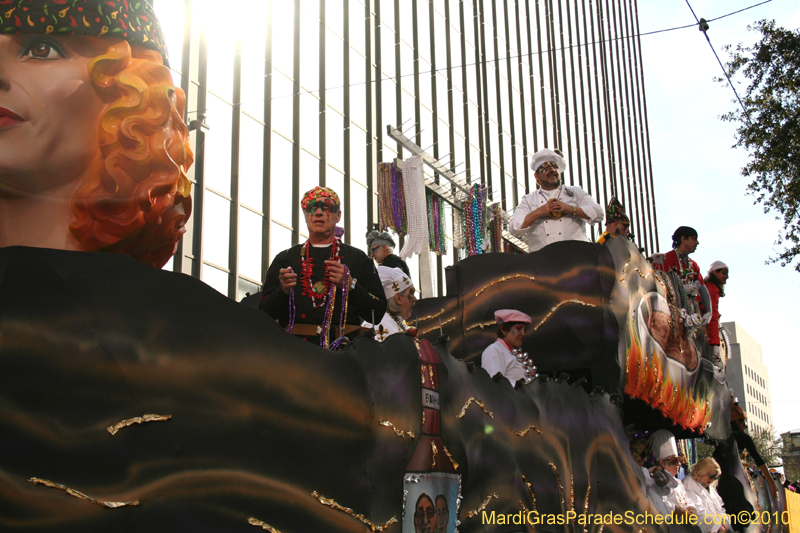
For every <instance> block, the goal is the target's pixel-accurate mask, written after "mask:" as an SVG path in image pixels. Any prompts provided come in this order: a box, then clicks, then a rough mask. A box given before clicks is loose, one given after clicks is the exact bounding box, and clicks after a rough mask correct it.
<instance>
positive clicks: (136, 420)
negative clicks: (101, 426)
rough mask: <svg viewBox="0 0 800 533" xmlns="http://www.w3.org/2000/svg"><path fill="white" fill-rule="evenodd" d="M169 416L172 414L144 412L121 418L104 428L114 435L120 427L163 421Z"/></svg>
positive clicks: (169, 417)
mask: <svg viewBox="0 0 800 533" xmlns="http://www.w3.org/2000/svg"><path fill="white" fill-rule="evenodd" d="M171 418H172V415H154V414H146V415H144V416H135V417H133V418H128V419H127V420H123V421H122V422H117V423H116V424H114V425H113V426H108V427H107V428H106V429H107V430H108V432H109V433H111V434H112V435H116V434H117V432H118V431H119V430H120V429H122V428H126V427H128V426H132V425H133V424H144V423H145V422H165V421H167V420H169V419H171Z"/></svg>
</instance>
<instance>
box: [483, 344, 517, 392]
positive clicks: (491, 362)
mask: <svg viewBox="0 0 800 533" xmlns="http://www.w3.org/2000/svg"><path fill="white" fill-rule="evenodd" d="M481 368H483V369H484V370H486V372H487V373H488V374H489V375H490V376H494V375H495V374H497V373H498V372H500V373H501V374H503V375H504V376H505V377H506V378H508V381H510V382H511V384H512V385H514V384H515V383H516V382H517V381H518V380H520V379H525V367H524V366H523V365H522V363H520V362H519V361H517V358H516V357H515V356H514V355H513V354H512V353H511V350H509V349H508V345H507V344H506V343H505V341H503V340H502V339H497V340H496V341H495V342H494V343H493V344H490V345H489V346H487V347H486V349H485V350H484V351H483V355H482V356H481Z"/></svg>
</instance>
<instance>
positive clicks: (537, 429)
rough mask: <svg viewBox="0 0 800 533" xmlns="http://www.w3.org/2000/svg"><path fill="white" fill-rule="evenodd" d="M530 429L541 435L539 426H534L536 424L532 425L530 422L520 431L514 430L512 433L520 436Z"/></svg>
mask: <svg viewBox="0 0 800 533" xmlns="http://www.w3.org/2000/svg"><path fill="white" fill-rule="evenodd" d="M530 430H534V431H535V432H536V433H538V434H539V435H541V434H542V430H541V429H539V428H537V427H536V426H534V425H533V424H531V425H530V426H528V427H527V428H525V429H523V430H522V431H515V432H514V433H516V434H517V435H519V436H520V437H524V436H525V435H527V434H528V432H529V431H530Z"/></svg>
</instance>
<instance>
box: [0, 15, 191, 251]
mask: <svg viewBox="0 0 800 533" xmlns="http://www.w3.org/2000/svg"><path fill="white" fill-rule="evenodd" d="M65 6H66V7H65ZM51 10H55V11H52V12H51ZM53 13H57V16H56V15H53ZM21 16H22V17H23V18H20V17H21ZM76 17H78V18H77V19H76ZM87 17H88V18H87ZM23 19H24V20H26V21H27V22H28V23H27V24H23V23H22V20H23ZM78 19H80V20H82V21H83V22H84V24H83V25H79V24H77V22H75V21H76V20H78ZM125 21H127V23H126V22H125ZM54 25H55V26H54ZM112 34H113V35H115V37H109V35H112ZM101 36H102V37H101ZM162 54H163V55H162ZM165 55H166V50H165V48H164V46H163V38H162V36H161V33H160V29H159V26H158V21H157V20H156V19H155V15H154V14H153V12H152V9H151V7H150V6H149V4H147V3H146V2H137V3H131V2H127V1H126V0H102V1H100V0H80V1H78V0H76V1H74V2H72V3H70V4H66V3H64V2H60V1H59V0H18V1H17V2H15V3H14V7H12V8H10V9H8V10H7V11H5V12H4V16H3V17H0V153H2V159H0V216H2V217H3V219H2V223H3V229H5V230H6V231H5V232H2V231H0V246H9V245H14V244H17V245H24V246H41V247H52V248H65V249H77V250H86V251H110V252H118V253H124V254H128V255H130V256H132V257H133V258H135V259H137V260H139V261H141V262H144V263H147V264H150V265H153V266H161V265H163V264H164V263H165V262H166V261H167V260H168V259H169V257H170V256H171V255H172V253H173V252H174V250H175V247H176V245H177V241H178V239H180V237H181V235H182V234H183V232H184V231H185V230H184V226H185V223H186V220H187V219H188V217H189V214H190V213H191V201H190V198H189V196H190V188H191V184H190V182H189V179H188V177H187V176H186V170H187V169H188V168H189V166H190V165H191V164H192V160H193V156H192V152H191V149H190V147H189V135H188V130H187V128H186V126H185V125H184V123H183V110H184V103H185V100H184V95H183V93H182V92H181V90H180V89H177V88H176V87H175V86H174V84H173V82H172V77H171V75H170V73H169V70H168V69H167V68H166V67H165V66H164V65H163V62H162V61H163V58H164V57H165ZM53 235H57V237H53Z"/></svg>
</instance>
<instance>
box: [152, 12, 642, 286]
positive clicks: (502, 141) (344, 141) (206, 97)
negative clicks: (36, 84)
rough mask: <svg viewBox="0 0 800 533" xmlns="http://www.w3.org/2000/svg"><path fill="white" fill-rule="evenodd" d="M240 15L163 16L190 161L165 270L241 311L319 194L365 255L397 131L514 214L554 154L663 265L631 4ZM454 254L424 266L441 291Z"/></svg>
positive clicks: (299, 237) (397, 151) (297, 234)
mask: <svg viewBox="0 0 800 533" xmlns="http://www.w3.org/2000/svg"><path fill="white" fill-rule="evenodd" d="M234 4H235V5H236V6H237V9H236V10H235V13H236V21H235V24H236V26H235V27H234V26H232V22H231V21H230V20H229V19H227V18H226V19H225V20H217V11H218V9H219V3H218V2H211V1H210V0H184V1H183V2H181V1H179V0H156V1H155V8H156V11H157V12H158V14H159V17H160V18H161V22H162V26H164V30H165V32H166V34H167V37H168V44H169V50H170V61H171V66H172V69H173V71H174V78H175V81H176V84H179V85H181V86H182V87H183V88H184V90H185V91H186V93H187V95H188V103H187V121H188V122H190V123H191V124H192V128H193V131H192V136H193V146H194V149H195V156H196V161H195V165H194V167H193V169H192V172H191V174H190V178H191V179H192V180H193V182H194V191H193V199H194V212H193V214H192V218H191V220H190V223H189V231H188V232H187V234H186V236H185V237H184V239H183V240H182V242H181V245H180V248H179V251H178V254H176V256H175V258H174V259H173V261H172V262H171V263H170V265H168V268H173V269H174V270H176V271H179V272H184V273H189V274H192V275H194V276H196V277H199V278H201V279H203V280H204V281H205V282H206V283H208V284H209V285H211V286H212V287H214V288H216V289H217V290H219V291H220V292H222V293H224V294H226V295H228V296H230V297H232V298H236V299H237V300H239V299H241V297H243V296H244V295H245V294H246V293H248V292H249V293H251V294H252V293H254V292H256V291H258V290H259V289H260V284H261V282H262V280H263V278H264V275H265V274H266V269H267V267H268V265H269V263H270V261H271V260H272V258H273V257H274V256H275V255H276V254H277V253H278V252H279V251H281V250H283V249H285V248H288V247H289V246H291V245H292V244H294V243H298V242H302V241H303V240H304V239H305V237H306V235H305V231H306V228H305V224H304V221H303V218H302V216H301V215H302V213H301V212H300V208H299V199H300V195H301V194H302V193H303V192H304V191H306V190H308V189H310V188H312V187H313V186H315V185H325V186H328V187H332V188H333V189H334V190H336V191H337V192H338V193H339V194H340V196H341V197H342V200H343V203H344V216H343V218H342V225H343V226H344V228H345V237H344V240H345V242H348V243H350V244H352V245H354V246H357V247H359V248H362V249H366V242H365V240H364V237H365V235H366V233H367V231H368V230H369V229H372V225H373V224H374V223H375V222H376V221H377V218H378V213H377V206H378V199H377V164H378V163H379V162H381V161H390V160H392V159H393V158H395V157H400V158H404V157H408V155H409V154H408V153H407V151H406V152H405V153H404V150H403V149H402V147H401V146H399V145H398V143H396V142H395V141H393V140H392V139H390V138H389V137H388V136H387V134H386V126H387V125H391V126H395V127H398V126H401V125H402V126H401V129H402V130H403V131H404V132H405V134H406V135H407V136H409V137H410V138H412V139H413V140H414V141H415V142H416V144H417V145H419V146H421V147H422V148H425V149H426V150H427V151H428V153H430V154H432V155H433V156H434V157H436V158H438V159H439V160H440V161H442V162H444V163H447V165H448V166H449V168H450V169H451V170H452V171H453V172H454V173H456V174H457V175H459V176H460V177H463V178H464V179H465V180H466V181H468V182H471V183H472V182H477V181H480V182H481V183H483V184H484V185H485V186H487V187H489V188H490V197H491V200H492V201H494V202H500V203H501V205H502V206H503V208H504V209H505V210H506V211H508V212H513V210H514V207H515V206H516V205H517V203H518V202H519V200H520V199H521V197H522V196H523V195H525V194H526V193H527V192H529V191H531V190H532V189H533V188H535V180H534V178H533V173H532V172H531V171H530V169H529V167H528V164H529V158H530V156H531V154H533V153H534V152H536V151H537V150H538V149H540V148H544V147H548V148H560V149H561V150H562V151H563V152H564V155H565V159H566V160H567V163H568V165H569V168H568V171H567V172H566V174H565V181H566V183H567V184H574V185H579V186H581V187H583V188H584V189H586V190H587V191H588V192H590V193H591V194H592V195H593V196H594V197H595V198H597V200H598V201H599V202H600V203H601V204H602V205H603V206H605V205H606V204H607V202H608V199H609V198H610V197H611V196H612V194H615V195H616V196H617V197H618V198H619V199H620V200H621V201H622V202H623V203H624V204H625V207H626V209H627V210H628V212H629V214H630V215H631V220H632V227H631V230H632V231H633V232H634V233H635V235H636V242H637V243H638V244H639V246H641V247H643V248H645V250H646V252H648V253H651V252H653V251H654V250H655V245H656V242H657V226H656V213H655V200H654V196H653V178H652V170H651V164H650V150H649V145H648V143H649V136H648V130H647V108H646V102H645V95H644V80H643V72H642V65H641V54H640V46H639V39H638V36H637V35H638V31H639V28H638V17H637V1H636V0H591V1H590V0H585V1H578V0H495V1H489V0H364V1H362V0H242V1H238V2H234ZM448 213H449V208H448ZM447 224H448V225H447V228H448V232H449V233H450V234H451V235H452V221H451V220H449V219H448V223H447ZM598 230H600V231H601V228H598V227H595V228H593V230H592V235H590V237H592V238H596V237H597V234H598ZM449 252H450V253H449V254H447V255H445V256H441V257H437V256H433V257H432V261H431V269H432V275H433V280H434V293H435V294H436V293H438V294H441V292H442V290H443V283H442V280H443V279H444V277H443V275H444V268H445V267H447V266H448V265H450V264H452V263H453V261H455V260H458V258H459V256H458V255H457V252H454V251H453V249H452V246H450V247H449ZM409 266H410V267H411V268H412V274H414V275H418V273H419V272H418V270H419V267H418V261H417V260H416V259H413V260H412V261H410V262H409Z"/></svg>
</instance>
